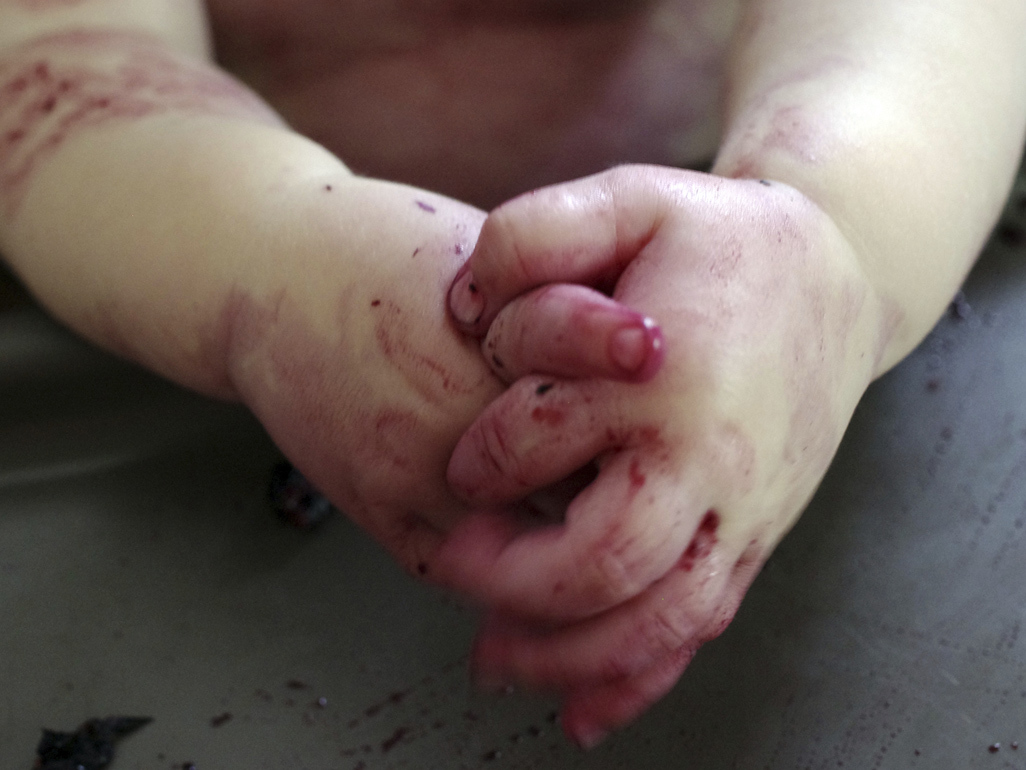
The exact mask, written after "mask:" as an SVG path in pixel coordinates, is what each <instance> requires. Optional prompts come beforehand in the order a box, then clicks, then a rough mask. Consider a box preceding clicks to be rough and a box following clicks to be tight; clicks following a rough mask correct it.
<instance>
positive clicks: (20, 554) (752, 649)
mask: <svg viewBox="0 0 1026 770" xmlns="http://www.w3.org/2000/svg"><path fill="white" fill-rule="evenodd" d="M1024 233H1026V183H1023V182H1020V184H1019V186H1018V188H1017V191H1016V194H1015V195H1013V197H1012V201H1011V203H1010V204H1009V208H1008V211H1007V213H1006V216H1005V219H1004V222H1003V224H1002V226H1001V227H1000V228H999V229H998V231H997V233H996V234H995V237H994V238H993V239H992V242H991V244H990V245H989V246H988V248H987V251H986V253H985V254H984V256H983V258H982V259H981V261H980V263H979V265H978V266H977V268H976V270H975V271H974V272H973V274H972V276H971V277H970V280H969V281H968V283H967V285H966V288H965V296H966V303H967V304H962V305H960V307H959V310H958V312H952V313H950V314H949V315H948V316H947V317H945V318H944V319H943V320H942V321H941V322H940V323H939V324H938V326H937V328H936V329H935V330H934V332H933V333H932V334H931V335H930V336H929V338H928V339H927V340H926V341H925V342H924V343H923V344H922V345H921V346H920V347H919V349H918V350H917V351H916V352H915V353H913V354H912V355H911V356H910V357H909V358H908V359H907V360H906V361H904V362H903V363H902V364H901V365H900V366H899V367H897V368H896V369H895V370H894V371H893V372H891V373H890V374H888V375H887V376H885V377H884V378H882V379H881V380H880V381H879V382H877V383H876V384H874V385H873V387H872V388H871V389H870V391H869V393H868V394H867V395H866V397H865V399H864V400H863V402H862V404H861V405H860V406H859V408H858V411H857V412H856V415H855V418H854V420H853V422H852V425H851V428H850V430H849V431H848V434H847V436H846V438H845V441H844V443H843V445H842V447H841V450H840V452H839V454H838V456H837V458H836V461H835V462H834V464H833V466H832V468H831V470H830V472H829V474H828V475H827V478H826V479H825V481H824V483H823V485H822V487H821V488H820V491H819V493H818V494H817V496H816V497H815V499H814V501H813V502H812V504H811V505H810V507H809V509H808V510H807V512H806V513H805V515H804V516H803V518H802V519H801V521H800V522H799V524H798V525H797V527H796V528H795V530H794V531H793V532H792V533H791V534H790V535H789V536H788V538H787V539H786V540H785V541H784V543H783V545H782V546H781V547H780V548H779V549H778V551H777V552H776V553H775V554H774V556H773V557H772V559H771V560H770V562H769V563H768V564H767V566H766V568H765V570H764V571H763V573H762V575H761V576H760V577H759V579H758V580H757V582H756V584H755V586H754V587H753V589H752V591H751V592H750V594H749V596H748V598H747V600H746V601H745V603H744V605H743V607H742V609H741V612H740V613H739V615H738V617H737V620H736V621H735V623H734V624H733V625H732V626H731V628H730V629H729V630H728V631H727V632H726V633H725V634H724V636H723V637H722V638H721V639H719V640H717V641H716V642H714V643H712V644H710V645H708V646H707V647H706V648H705V649H704V650H703V651H702V652H701V653H700V654H699V656H698V657H697V659H696V661H695V662H694V664H693V666H692V668H691V669H690V670H689V672H688V673H687V674H686V675H685V677H684V679H683V681H682V682H681V684H680V685H679V686H678V687H677V689H676V690H675V691H674V692H673V693H672V694H671V695H670V696H669V697H668V698H666V699H665V700H664V701H663V702H662V703H660V704H659V705H658V706H657V707H656V708H655V709H654V710H653V711H652V712H651V713H650V714H648V715H646V716H645V717H644V718H643V719H642V720H640V721H639V722H638V723H637V724H636V725H634V726H633V727H631V728H630V729H628V730H626V731H624V732H623V733H621V734H619V735H617V736H615V737H614V738H612V739H611V740H610V741H608V742H607V743H606V744H604V745H603V746H601V747H599V748H598V749H596V750H595V751H593V752H591V753H588V754H584V753H581V752H579V751H577V750H576V749H574V748H572V747H570V746H568V745H567V744H565V742H564V741H563V740H562V738H561V737H560V736H559V734H558V730H557V728H556V726H555V725H554V724H552V722H551V717H552V713H553V704H551V703H547V702H544V701H538V700H532V699H529V698H527V697H523V696H519V695H507V696H501V697H493V696H484V695H480V694H477V693H474V692H473V691H472V689H471V688H470V686H469V684H468V681H467V675H466V670H465V669H466V659H465V654H466V650H467V647H468V644H469V641H470V638H471V634H472V630H473V622H474V618H473V616H472V615H471V614H470V613H469V612H467V611H466V610H464V609H462V608H461V607H460V606H458V605H457V604H456V603H454V602H453V601H451V600H450V599H448V598H447V597H445V596H442V595H440V594H438V593H436V592H434V591H432V590H429V589H426V588H423V587H421V586H418V585H415V584H414V583H413V582H411V581H410V580H408V579H407V578H406V577H405V576H403V575H401V574H400V573H399V572H398V570H397V569H396V568H394V567H393V566H392V564H391V563H390V561H389V560H388V558H387V557H386V556H385V555H384V553H383V552H382V551H381V550H380V549H379V548H377V546H376V545H374V544H373V543H372V542H370V541H369V540H368V539H367V538H366V537H365V536H363V535H362V534H361V533H360V532H358V531H357V530H356V529H355V528H354V527H353V526H351V525H350V524H349V523H348V522H346V521H345V520H343V519H341V518H335V519H333V520H331V521H330V522H329V523H328V524H326V525H325V526H324V527H323V528H322V529H321V530H319V531H317V532H316V533H313V534H304V533H300V532H296V531H293V530H290V529H287V528H285V527H283V526H282V525H280V524H279V523H278V522H277V521H276V520H275V519H274V517H273V516H272V515H271V514H270V513H269V510H268V506H267V503H266V499H265V494H266V485H267V478H268V472H269V469H270V467H271V465H272V464H273V463H274V461H275V460H276V459H277V453H276V452H275V450H274V448H273V446H271V445H270V443H269V442H268V440H267V439H266V438H265V436H264V435H263V433H262V432H261V430H260V428H259V426H257V425H256V424H255V423H254V422H253V420H252V419H251V418H249V417H248V416H247V415H246V414H245V413H244V412H242V411H241V410H239V409H237V408H234V407H229V406H224V405H220V404H215V403H211V402H207V401H204V400H202V399H200V398H196V397H194V396H191V395H189V394H186V393H183V392H182V391H180V390H178V389H176V388H174V387H172V386H169V385H167V384H165V383H162V382H160V381H158V380H156V379H154V378H151V377H149V376H148V375H145V374H143V373H141V372H139V371H137V370H135V369H134V368H132V367H129V366H127V365H125V364H122V363H119V362H117V361H115V360H113V359H111V358H108V357H107V356H104V355H102V354H99V353H97V352H95V351H93V350H92V349H90V348H88V347H87V346H85V345H83V344H82V343H80V342H78V341H76V340H74V339H73V338H71V337H70V336H69V335H68V334H66V333H64V332H62V331H61V330H59V329H58V328H57V327H56V326H54V325H53V324H52V323H50V322H49V321H47V320H46V318H45V317H44V316H43V315H42V314H41V313H40V312H39V311H38V310H36V309H34V308H33V307H31V305H30V304H28V303H26V302H24V301H23V300H21V299H19V298H18V296H17V294H16V293H14V292H11V291H6V292H5V291H3V290H0V311H2V312H0V767H2V768H4V769H5V770H6V768H11V769H12V770H18V769H19V768H24V769H25V770H28V768H29V767H31V765H32V761H33V756H34V748H35V744H36V742H37V740H38V738H39V731H40V729H41V728H42V727H44V726H45V727H50V728H54V729H71V728H74V727H75V726H76V725H77V724H78V723H80V722H81V721H83V720H84V719H86V718H88V717H93V716H105V715H108V714H130V715H146V716H152V717H154V718H155V721H154V722H153V723H152V724H151V725H149V726H148V727H146V728H145V729H143V730H142V731H140V732H139V733H137V734H136V735H134V736H132V737H130V738H128V739H126V740H125V741H123V742H122V744H121V745H120V749H119V754H118V758H117V760H116V762H115V764H114V765H113V766H112V768H113V770H142V769H143V768H145V769H146V770H161V769H165V770H170V769H171V768H182V767H183V764H184V763H186V762H194V763H195V765H196V768H197V770H215V769H217V770H225V769H232V770H234V769H236V768H240V769H241V768H246V770H285V769H286V768H289V769H291V768H297V769H299V768H302V769H303V770H357V769H361V770H377V769H378V768H382V769H385V768H410V769H411V770H421V769H426V768H447V769H450V768H451V769H453V770H456V769H458V768H495V770H501V769H503V768H509V769H513V768H518V769H527V768H587V769H593V770H599V769H603V770H604V769H607V768H608V769H609V770H612V769H613V768H639V769H644V770H662V769H663V768H666V769H669V768H674V769H675V770H677V769H679V768H698V769H701V770H719V769H720V768H744V769H745V770H763V768H769V769H771V770H776V769H777V768H781V769H786V770H792V769H797V770H802V769H803V768H836V767H847V768H860V769H861V768H916V767H919V768H959V769H962V768H1026V639H1023V644H1022V645H1020V643H1019V642H1020V638H1019V637H1020V632H1021V631H1022V630H1023V622H1024V619H1026V616H1024V613H1026V235H1024ZM0 283H2V281H0ZM2 288H3V287H0V289H2ZM321 699H323V700H321ZM1014 741H1021V742H1022V743H1023V748H1022V749H1019V750H1016V749H1013V748H1012V743H1013V742H1014ZM994 743H1000V744H1001V747H1000V749H999V750H998V751H991V750H990V749H989V747H990V746H991V745H992V744H994Z"/></svg>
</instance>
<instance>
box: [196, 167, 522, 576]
mask: <svg viewBox="0 0 1026 770" xmlns="http://www.w3.org/2000/svg"><path fill="white" fill-rule="evenodd" d="M286 197H287V200H288V204H286V205H287V206H288V208H289V210H279V211H278V212H275V214H274V216H275V217H276V220H275V222H277V225H276V229H275V230H273V231H271V234H270V237H269V238H266V239H265V238H262V237H261V236H260V235H259V234H258V235H256V236H255V237H254V238H247V239H246V243H247V244H249V246H250V247H252V245H253V244H254V242H259V243H260V245H261V249H262V251H263V250H266V251H267V252H268V253H269V254H271V258H270V260H268V261H266V263H265V262H263V261H262V260H261V259H260V258H258V257H254V258H252V259H251V261H250V264H251V265H252V267H250V268H249V270H248V272H249V275H248V276H247V280H246V283H244V284H243V285H242V286H240V287H238V288H237V289H236V290H235V291H234V292H233V293H232V294H231V295H230V296H229V297H228V298H227V301H226V302H225V303H224V310H223V312H222V322H221V324H219V327H218V328H217V329H215V330H214V340H215V344H216V345H223V346H225V348H226V349H227V353H228V370H229V372H230V375H231V380H232V384H233V386H234V390H235V391H236V392H237V394H238V395H239V396H240V397H241V398H242V400H243V401H244V402H245V403H246V404H247V405H248V406H249V407H250V408H251V409H252V410H253V411H254V413H255V414H256V415H257V417H258V418H259V419H260V420H261V422H262V423H263V424H264V426H265V427H266V428H267V429H268V431H269V432H270V434H271V436H272V437H273V438H274V440H275V442H276V443H277V444H278V445H279V446H280V447H281V449H282V450H283V451H284V452H285V453H286V455H287V456H288V457H289V458H290V459H291V460H292V461H293V462H294V463H295V465H296V466H297V467H298V468H299V469H300V470H301V471H302V472H303V473H304V475H306V477H307V478H308V479H309V480H310V481H311V482H312V483H313V484H314V485H315V486H316V487H317V488H319V489H320V490H321V491H322V492H323V493H324V494H325V495H326V496H327V497H328V498H329V499H331V500H332V502H334V503H335V504H336V505H338V506H339V508H340V509H341V510H343V511H344V512H345V513H346V514H347V515H348V516H350V517H351V518H352V519H354V520H355V521H356V522H357V523H359V524H360V525H362V526H363V527H364V528H365V529H366V530H367V531H369V532H370V533H371V535H372V536H374V537H375V539H377V540H378V541H379V542H381V543H382V544H383V545H384V546H385V547H386V548H388V550H389V551H390V552H391V553H392V554H393V556H395V558H396V559H398V561H399V562H401V563H402V564H403V565H404V566H405V567H406V568H407V569H408V570H410V571H411V572H414V573H418V572H419V573H421V574H423V573H425V571H426V569H427V567H428V560H429V556H430V553H431V551H432V550H433V548H434V547H435V545H436V544H437V542H438V540H439V539H440V536H441V533H443V532H445V531H446V530H447V529H449V528H450V527H451V526H452V525H453V523H454V522H455V521H456V520H457V519H458V518H459V517H460V516H461V515H463V514H464V513H465V512H466V510H467V508H466V506H465V505H464V504H463V503H461V502H460V501H459V500H457V499H456V498H455V497H454V496H453V495H452V493H451V492H450V491H449V489H448V487H447V485H446V482H445V470H446V463H447V462H448V460H449V456H450V454H451V452H452V449H453V447H454V446H455V445H456V442H457V440H458V439H459V436H460V435H461V434H462V433H463V431H464V430H465V429H466V428H467V427H468V426H469V425H470V423H471V421H472V420H473V419H474V417H476V416H477V414H479V413H480V411H481V410H482V408H483V407H484V406H485V405H486V404H487V403H488V402H489V401H491V400H492V399H494V398H495V397H496V396H497V395H498V394H499V393H500V392H501V390H502V384H501V382H499V380H497V379H496V378H495V377H494V376H493V375H492V374H491V372H490V371H489V370H488V367H487V366H486V365H485V364H484V362H483V361H482V359H481V355H480V353H479V352H478V349H477V345H475V344H474V343H473V342H472V341H469V340H468V339H467V338H466V337H465V336H464V335H462V334H461V333H460V332H459V331H458V330H457V329H456V327H455V326H454V325H453V324H452V322H451V320H450V319H449V317H448V315H447V312H446V307H445V305H446V303H445V296H446V291H447V290H448V287H449V285H450V284H451V282H452V280H453V276H454V275H455V273H456V271H457V270H458V268H459V266H460V265H461V264H462V263H463V261H464V260H465V258H466V254H469V253H470V250H471V249H472V248H473V244H474V241H475V240H476V238H477V231H478V229H479V228H480V225H481V222H482V220H483V214H482V213H480V212H478V211H477V210H475V209H471V208H469V207H467V206H462V205H460V204H457V203H455V202H454V201H451V200H448V199H445V198H441V197H440V196H434V195H430V194H429V193H423V192H421V191H417V190H414V189H413V188H408V187H403V186H400V185H391V184H386V183H380V182H372V181H368V180H345V179H341V180H339V179H332V178H329V179H326V180H325V181H324V182H322V183H320V184H316V183H311V184H307V185H298V186H297V189H296V190H294V191H292V192H291V193H290V194H289V195H288V196H286ZM293 219H295V221H296V222H297V224H299V225H301V226H295V227H293V226H289V225H287V224H286V223H288V222H291V221H293ZM278 239H281V240H278ZM254 285H255V286H256V287H257V288H252V286H254ZM215 349H220V348H217V347H215Z"/></svg>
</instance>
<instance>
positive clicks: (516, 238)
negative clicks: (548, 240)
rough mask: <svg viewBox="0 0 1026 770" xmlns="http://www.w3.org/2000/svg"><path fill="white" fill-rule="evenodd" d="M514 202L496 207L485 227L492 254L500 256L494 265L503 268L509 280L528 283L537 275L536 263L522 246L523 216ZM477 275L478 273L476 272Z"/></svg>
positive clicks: (522, 283) (520, 283) (523, 283)
mask: <svg viewBox="0 0 1026 770" xmlns="http://www.w3.org/2000/svg"><path fill="white" fill-rule="evenodd" d="M513 203H515V201H514V202H513ZM513 203H510V204H506V205H505V206H502V207H500V208H498V209H496V210H495V211H493V212H492V214H491V215H490V216H489V217H488V220H487V221H486V223H485V227H486V228H487V229H488V232H487V238H488V239H487V243H488V244H489V246H490V251H491V253H492V255H493V256H495V257H498V263H497V264H495V265H493V267H494V268H496V269H501V270H503V271H504V276H505V278H506V279H507V280H511V281H512V282H514V283H516V284H518V285H528V284H530V283H531V282H532V281H533V280H534V277H535V270H534V263H533V262H532V261H531V259H529V257H528V255H527V253H526V252H524V251H523V249H522V248H521V243H520V228H519V222H520V219H521V218H520V217H519V216H518V212H517V207H516V206H515V205H513ZM482 235H484V229H482ZM477 267H479V268H480V267H481V266H480V265H479V266H477ZM475 275H478V273H477V272H475Z"/></svg>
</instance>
